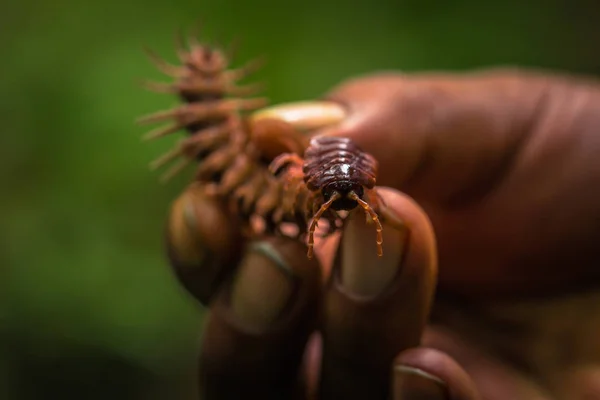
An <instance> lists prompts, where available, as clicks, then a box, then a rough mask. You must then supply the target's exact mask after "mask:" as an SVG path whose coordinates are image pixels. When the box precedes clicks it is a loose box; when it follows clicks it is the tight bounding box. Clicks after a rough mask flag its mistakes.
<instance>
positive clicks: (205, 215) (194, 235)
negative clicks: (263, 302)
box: [165, 184, 243, 305]
mask: <svg viewBox="0 0 600 400" xmlns="http://www.w3.org/2000/svg"><path fill="white" fill-rule="evenodd" d="M165 236H166V251H167V257H168V260H169V263H170V264H171V267H172V268H173V271H174V273H175V276H176V277H177V279H178V281H179V282H180V283H181V285H182V286H183V287H184V288H185V289H186V290H187V291H188V292H190V294H192V295H193V296H194V297H195V298H196V299H197V300H199V301H200V302H201V303H202V304H204V305H206V304H208V303H209V302H210V299H211V298H212V296H213V295H214V293H215V292H216V290H217V289H218V287H219V285H220V284H221V283H222V281H223V279H224V278H225V276H226V273H227V272H228V271H230V270H231V266H232V265H233V264H235V262H236V261H237V259H238V258H239V256H240V252H241V251H240V250H241V245H242V243H243V242H242V240H241V235H240V232H239V230H238V229H237V227H236V226H235V224H234V221H233V220H232V219H231V218H230V217H229V215H228V214H227V212H226V210H225V209H224V208H223V206H222V205H221V204H219V203H218V202H217V201H216V200H214V199H211V198H210V197H208V196H207V195H206V194H205V193H204V190H203V188H202V187H200V186H199V185H194V184H192V185H190V186H189V187H188V188H187V189H186V190H185V191H184V192H183V193H182V194H181V195H180V196H179V197H178V198H177V199H176V200H175V201H174V202H173V203H172V206H171V209H170V212H169V217H168V222H167V227H166V234H165Z"/></svg>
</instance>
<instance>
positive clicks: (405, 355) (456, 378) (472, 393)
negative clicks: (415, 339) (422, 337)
mask: <svg viewBox="0 0 600 400" xmlns="http://www.w3.org/2000/svg"><path fill="white" fill-rule="evenodd" d="M392 392H393V398H394V400H412V399H430V400H478V399H480V398H481V397H480V395H479V393H478V392H477V389H476V387H475V384H474V382H473V381H472V380H471V378H470V377H469V375H468V374H467V373H466V372H465V371H464V369H463V368H462V367H461V366H460V365H458V363H457V362H456V361H454V360H453V359H452V358H451V357H450V356H448V355H447V354H444V353H442V352H440V351H438V350H435V349H429V348H413V349H409V350H406V351H403V352H402V353H400V354H399V355H398V357H396V359H395V360H394V370H393V376H392Z"/></svg>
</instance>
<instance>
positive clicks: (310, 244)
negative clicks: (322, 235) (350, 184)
mask: <svg viewBox="0 0 600 400" xmlns="http://www.w3.org/2000/svg"><path fill="white" fill-rule="evenodd" d="M340 197H342V196H341V195H340V194H339V193H338V192H334V193H333V196H331V197H330V198H329V200H327V201H326V202H325V203H323V205H322V206H321V208H319V211H317V213H316V214H315V215H314V216H313V220H312V222H311V223H310V227H309V228H308V253H307V256H308V258H312V257H313V247H314V244H315V239H314V234H315V229H317V223H318V222H319V219H320V218H321V215H323V213H324V212H325V211H327V209H329V207H330V206H331V205H332V204H333V202H334V201H336V200H337V199H339V198H340Z"/></svg>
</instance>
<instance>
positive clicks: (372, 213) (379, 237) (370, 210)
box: [348, 192, 383, 257]
mask: <svg viewBox="0 0 600 400" xmlns="http://www.w3.org/2000/svg"><path fill="white" fill-rule="evenodd" d="M348 198H350V199H352V200H354V201H356V202H357V203H358V204H359V205H360V206H361V207H362V208H363V209H364V210H365V212H366V213H368V214H369V215H370V216H371V218H372V219H373V222H375V224H377V227H376V229H377V255H378V256H379V257H381V256H382V255H383V246H382V244H383V233H382V231H383V227H382V226H381V221H379V217H378V216H377V213H375V211H374V210H373V208H372V207H371V206H370V205H369V203H367V202H366V201H364V200H363V199H361V198H360V197H358V195H357V194H356V193H354V192H350V193H349V194H348Z"/></svg>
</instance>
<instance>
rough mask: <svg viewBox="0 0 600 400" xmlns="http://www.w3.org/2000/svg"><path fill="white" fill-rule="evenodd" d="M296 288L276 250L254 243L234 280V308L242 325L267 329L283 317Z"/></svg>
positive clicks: (232, 303)
mask: <svg viewBox="0 0 600 400" xmlns="http://www.w3.org/2000/svg"><path fill="white" fill-rule="evenodd" d="M294 286H295V285H294V274H293V272H292V270H291V268H290V267H289V265H288V264H287V262H286V261H285V260H284V259H283V258H282V257H281V255H280V254H279V252H278V251H277V250H276V249H275V247H273V245H271V244H270V243H268V242H257V243H252V244H251V245H250V248H249V251H248V253H247V254H246V256H245V257H244V259H243V260H242V262H241V263H240V267H239V270H238V272H237V275H236V276H235V278H234V281H233V285H232V290H231V300H230V301H231V302H230V305H231V309H232V311H233V313H234V315H235V316H236V318H237V319H238V321H239V322H240V323H241V324H243V325H245V326H247V327H249V328H252V329H264V328H267V327H268V326H269V325H271V324H272V323H273V322H275V321H276V320H277V319H278V318H279V317H280V316H281V315H282V312H283V311H284V310H285V308H286V306H287V305H288V304H289V301H290V298H291V296H292V294H293V292H294Z"/></svg>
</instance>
